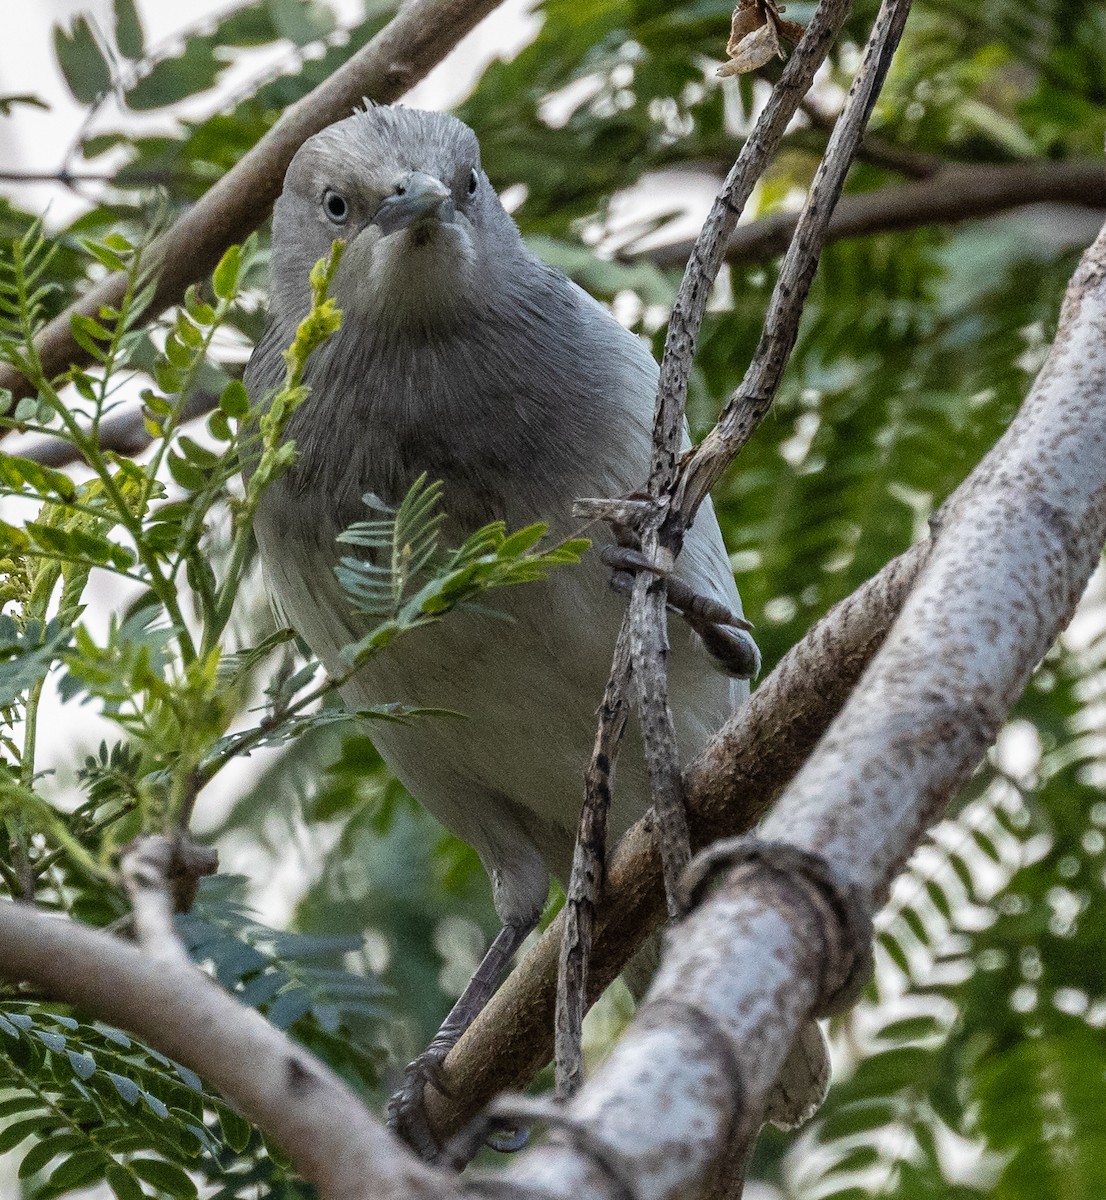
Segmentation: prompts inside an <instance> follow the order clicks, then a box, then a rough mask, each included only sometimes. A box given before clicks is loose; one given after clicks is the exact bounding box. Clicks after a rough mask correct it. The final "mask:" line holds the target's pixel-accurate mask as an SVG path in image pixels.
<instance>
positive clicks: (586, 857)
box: [553, 635, 630, 1102]
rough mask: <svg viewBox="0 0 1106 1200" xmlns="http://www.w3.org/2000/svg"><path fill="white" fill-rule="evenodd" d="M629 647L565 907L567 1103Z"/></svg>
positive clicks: (562, 1080) (602, 713) (562, 1067)
mask: <svg viewBox="0 0 1106 1200" xmlns="http://www.w3.org/2000/svg"><path fill="white" fill-rule="evenodd" d="M629 682H630V647H629V644H628V642H627V639H626V638H625V637H624V636H622V635H620V636H619V638H618V642H617V644H616V645H615V650H614V662H613V663H612V665H611V674H610V678H609V679H608V681H607V688H606V691H605V692H604V693H603V703H602V704H601V705H600V706H599V728H598V730H597V731H596V734H595V748H594V750H593V751H592V756H591V761H590V762H589V763H588V768H587V771H586V772H585V775H584V806H583V808H582V809H581V810H580V825H579V830H578V832H577V834H576V847H575V849H574V851H573V857H572V874H571V877H570V879H569V887H568V894H567V896H566V898H565V908H564V936H563V937H562V939H561V954H560V960H559V963H558V971H557V1010H556V1014H555V1016H554V1037H553V1046H554V1051H553V1057H554V1061H555V1063H556V1085H555V1096H556V1099H557V1100H559V1101H562V1102H563V1101H565V1100H567V1099H569V1097H570V1096H573V1095H575V1094H576V1092H577V1091H578V1090H579V1088H580V1085H581V1084H582V1083H583V1081H584V1060H583V1048H582V1033H583V1027H584V1013H585V1012H586V1011H587V977H588V958H589V955H590V953H591V944H592V932H593V930H594V926H595V915H596V911H597V908H598V905H599V897H600V893H601V892H602V887H603V870H604V867H605V864H606V860H607V816H608V814H609V812H610V806H611V762H612V760H613V758H614V755H615V754H616V752H617V749H618V743H619V740H620V739H621V737H622V731H623V729H624V728H625V727H626V716H627V704H626V689H627V687H628V685H629Z"/></svg>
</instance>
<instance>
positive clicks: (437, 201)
mask: <svg viewBox="0 0 1106 1200" xmlns="http://www.w3.org/2000/svg"><path fill="white" fill-rule="evenodd" d="M453 215H454V208H453V200H452V199H451V197H450V194H449V189H448V188H447V187H446V186H445V184H444V183H442V181H441V180H440V179H435V178H434V176H433V175H425V174H423V172H422V171H412V172H411V174H410V175H406V176H404V178H403V179H401V180H400V181H399V183H397V184H396V190H395V192H394V194H393V195H391V196H389V197H388V198H387V199H386V200H383V201H382V202H381V204H380V207H379V208H378V209H377V210H376V212H375V214H374V215H373V219H372V224H373V225H376V226H377V227H378V228H379V229H380V231H381V233H383V234H385V235H387V234H389V233H395V232H396V231H397V230H399V229H406V228H407V226H408V225H413V224H414V223H415V222H416V221H422V220H425V219H426V218H427V217H435V218H437V219H438V220H439V221H451V220H453Z"/></svg>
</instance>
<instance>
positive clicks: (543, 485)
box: [246, 108, 747, 925]
mask: <svg viewBox="0 0 1106 1200" xmlns="http://www.w3.org/2000/svg"><path fill="white" fill-rule="evenodd" d="M335 197H337V199H335ZM419 205H421V206H422V207H421V208H420V207H419ZM412 213H414V217H412ZM415 218H417V219H415ZM338 236H343V237H346V238H347V243H348V244H347V248H346V251H345V255H344V258H343V261H342V264H341V266H340V268H339V270H338V273H337V276H336V278H335V282H334V289H333V291H334V295H335V298H336V300H337V302H338V304H339V306H340V307H341V308H342V309H343V311H344V322H343V325H342V328H341V331H340V332H339V333H338V334H337V335H336V336H335V337H333V338H332V339H331V340H330V341H329V342H328V343H327V344H326V345H325V346H324V347H323V348H322V349H321V350H319V351H318V352H317V353H316V355H315V356H314V358H313V359H312V360H311V362H310V364H309V366H308V369H307V373H306V376H305V381H306V382H307V383H308V384H309V385H310V387H311V394H310V397H309V399H308V400H307V401H306V402H305V403H304V405H303V406H302V407H301V408H300V409H299V410H298V411H297V413H296V414H295V415H294V417H293V419H292V421H291V423H290V427H289V430H288V433H289V436H290V437H292V438H294V440H295V443H296V450H297V457H296V464H295V467H294V468H293V470H292V471H291V472H290V473H289V474H288V475H286V476H284V477H283V478H282V479H281V480H280V481H279V482H278V483H277V484H276V485H275V486H274V487H272V488H271V489H270V491H269V492H268V493H267V494H266V496H265V499H264V502H263V504H262V507H261V510H260V512H259V513H258V518H257V523H256V532H257V539H258V544H259V546H260V550H261V557H262V561H263V563H264V568H265V572H266V576H267V579H268V583H269V587H270V588H271V590H272V592H273V595H274V596H275V599H276V601H277V603H278V605H279V607H280V609H281V610H282V611H283V613H284V614H285V616H286V617H287V620H288V621H289V622H290V624H291V625H292V626H293V627H294V628H295V629H296V630H297V631H298V632H299V633H300V635H301V636H302V637H303V638H304V640H305V641H306V642H307V643H308V645H309V646H310V647H311V648H312V650H313V651H314V652H315V653H316V654H317V655H318V656H319V658H320V659H321V660H322V661H323V663H324V664H325V665H326V667H327V668H328V669H329V670H331V671H332V672H337V671H339V670H340V669H341V664H340V662H339V658H338V654H339V650H340V649H341V648H342V646H344V645H346V644H348V643H349V642H351V641H353V640H355V639H356V638H357V637H358V636H360V634H361V633H362V632H363V629H361V628H360V627H359V625H358V622H357V621H356V620H355V619H354V617H353V616H352V615H351V614H350V611H349V606H348V604H347V603H346V601H345V600H344V597H343V593H342V590H341V588H340V587H339V585H338V582H337V580H336V578H335V575H334V571H333V567H334V565H335V563H336V561H337V558H338V553H339V552H338V547H337V546H336V544H335V537H336V536H337V534H338V533H340V532H341V531H342V530H343V529H344V528H346V527H347V526H348V525H350V524H351V523H353V522H354V521H357V520H361V519H363V518H364V516H365V508H364V505H363V503H362V499H361V498H362V496H363V495H364V494H365V493H367V492H373V493H375V494H376V495H378V496H379V497H381V498H382V499H383V500H385V501H387V502H390V503H396V502H398V501H399V500H400V499H401V498H402V497H403V495H404V493H405V492H406V490H407V489H408V487H409V486H410V485H411V483H412V482H413V480H414V479H415V478H416V477H417V476H418V475H419V474H420V473H421V472H424V471H425V472H427V474H428V475H429V477H430V478H431V479H441V480H442V481H443V484H444V507H445V509H446V510H447V512H448V514H449V521H450V528H449V529H448V530H447V535H448V536H449V537H452V538H455V539H459V538H460V537H461V536H462V535H463V534H464V533H466V532H470V531H471V530H472V529H473V528H474V527H476V526H478V525H480V524H483V523H485V522H487V521H489V520H493V519H496V518H502V519H503V520H505V521H506V522H507V525H508V527H509V528H517V527H519V526H522V525H526V524H529V523H531V522H534V521H545V522H547V523H548V524H549V526H550V530H551V533H552V535H553V536H555V537H560V536H563V535H566V534H569V533H571V532H573V531H574V530H575V529H576V525H577V523H576V522H574V521H573V519H572V517H571V507H572V502H573V500H574V499H575V498H576V497H580V496H618V495H622V494H625V493H627V492H629V491H632V490H633V489H635V488H637V487H640V486H641V484H642V482H643V481H644V479H645V477H646V474H647V469H648V459H649V446H650V428H651V422H652V411H653V400H654V395H655V391H656V382H657V367H656V364H655V362H654V360H653V358H652V356H651V355H650V353H649V351H648V349H647V348H646V346H645V345H644V344H643V343H642V342H641V341H640V340H639V339H638V338H637V337H635V336H634V335H633V334H632V333H630V332H628V331H627V330H626V329H624V328H623V327H622V326H621V325H619V324H618V322H617V321H615V320H614V319H613V318H612V317H611V316H610V315H609V314H608V313H607V311H606V310H605V309H604V308H603V307H602V306H601V305H599V304H598V303H596V302H595V301H594V300H593V299H592V298H591V297H589V296H588V295H587V294H586V293H585V292H583V291H582V290H581V289H580V288H578V287H577V286H576V285H575V284H574V283H572V282H570V281H569V280H568V279H566V278H565V277H564V276H562V275H561V274H559V273H558V272H556V271H553V270H551V269H550V268H549V267H547V266H545V265H544V264H542V263H541V262H540V261H539V260H538V259H537V258H535V257H534V256H533V255H532V254H531V253H530V251H529V250H527V248H526V247H525V245H524V244H523V241H522V239H521V237H520V235H519V233H518V230H517V228H516V226H515V224H514V222H513V221H512V220H511V218H510V217H509V216H508V214H507V213H506V212H505V211H504V209H503V208H502V206H501V204H500V202H499V199H498V197H497V196H496V194H495V191H494V190H493V188H492V186H491V184H490V183H489V181H488V179H487V178H486V176H485V175H484V174H483V171H482V170H481V167H480V155H479V147H478V145H477V141H476V138H475V136H474V135H473V133H472V131H471V130H469V129H468V128H467V127H466V126H465V125H463V124H462V123H461V122H459V121H457V120H456V119H454V118H452V117H449V116H446V115H442V114H434V113H423V112H416V111H413V110H406V109H402V108H370V109H369V110H368V111H366V112H362V113H357V114H356V115H354V116H352V117H350V118H349V119H347V120H344V121H341V122H339V123H338V124H336V125H334V126H331V127H330V128H329V129H326V130H324V131H323V132H322V133H319V134H317V135H316V136H315V137H313V138H311V139H310V140H309V141H308V142H307V143H306V144H305V145H304V146H303V147H302V148H301V149H300V151H299V152H298V154H297V155H296V157H295V159H294V160H293V162H292V165H291V166H290V168H289V170H288V174H287V178H286V180H285V186H284V193H283V195H282V196H281V198H280V200H279V201H278V203H277V206H276V211H275V215H274V220H273V266H272V299H271V310H270V319H269V324H268V327H267V329H266V331H265V333H264V336H263V337H262V339H261V341H260V342H259V344H258V346H257V349H256V351H255V353H254V355H253V358H252V359H251V361H250V364H249V368H248V370H247V374H246V382H247V386H248V387H249V390H250V392H251V394H252V396H253V398H254V400H255V401H256V400H258V399H260V398H261V397H263V396H264V395H266V393H268V392H270V391H271V390H272V389H273V388H274V387H275V386H276V385H277V384H278V383H279V382H280V380H281V378H282V375H283V369H284V367H283V362H282V361H281V358H280V351H281V350H282V349H283V348H284V347H286V346H287V345H288V344H289V343H290V342H291V340H292V337H293V334H294V332H295V328H296V325H297V323H298V322H299V321H300V319H301V318H302V317H303V316H304V315H305V313H306V311H307V306H308V282H307V280H308V272H309V271H310V268H311V267H312V265H313V264H314V263H315V262H316V261H317V260H318V259H320V258H323V257H325V256H326V255H327V253H328V252H329V250H330V246H331V243H332V241H333V240H334V238H335V237H338ZM600 536H602V535H600ZM678 573H679V575H680V577H681V578H682V579H684V580H685V581H686V582H687V583H688V584H690V585H691V587H692V588H694V589H695V590H696V591H697V592H699V593H701V594H704V595H706V596H709V597H711V598H712V599H715V600H718V601H720V602H721V603H723V604H725V605H726V606H727V607H729V608H730V609H731V610H733V611H735V612H740V611H741V609H740V601H739V599H738V595H737V590H736V588H735V586H734V581H733V575H732V572H731V570H730V567H729V562H728V558H727V555H726V551H725V547H724V545H723V542H722V538H721V534H720V532H719V529H718V523H717V521H716V519H715V516H714V512H713V510H712V508H711V506H710V504H709V502H708V503H707V504H705V505H704V506H703V508H702V509H701V511H700V513H699V516H698V518H697V520H696V522H695V525H694V526H693V528H692V529H691V531H690V533H689V535H688V539H687V543H686V546H685V549H684V552H683V554H682V555H681V557H680V559H679V567H678ZM488 603H489V605H490V606H492V607H495V608H498V609H500V610H502V611H504V612H506V613H507V614H508V615H509V616H510V618H511V621H510V622H505V621H502V620H497V619H494V618H489V617H488V616H487V615H484V614H478V613H475V612H461V613H455V614H452V615H451V616H450V617H448V618H447V619H446V620H445V621H444V622H443V623H442V624H440V625H438V626H435V627H432V628H428V629H425V630H421V631H419V632H417V633H415V634H413V635H410V636H408V637H405V638H403V639H401V640H400V641H398V642H397V643H395V644H394V645H393V646H392V647H390V648H389V649H388V650H387V651H385V652H384V653H383V654H382V655H380V656H378V657H377V658H375V659H373V660H372V661H371V662H370V663H369V664H368V665H367V666H366V668H365V669H364V670H363V671H362V672H361V673H360V674H359V675H358V676H357V677H356V678H355V679H354V680H353V681H352V682H351V683H349V684H347V685H346V687H345V688H344V691H343V695H344V698H345V700H346V701H347V703H348V704H350V705H351V706H354V707H363V706H366V705H370V704H374V703H380V702H382V701H401V702H404V703H407V704H417V705H426V706H432V707H439V708H447V709H454V710H456V711H458V712H461V713H463V714H464V715H465V719H464V720H450V719H441V720H436V719H433V718H427V719H420V720H417V721H414V722H412V723H411V724H409V725H406V726H399V725H388V726H384V725H377V726H374V728H373V730H372V735H373V738H374V741H375V743H376V745H377V746H378V748H379V750H380V752H381V754H382V755H383V757H384V759H385V761H386V762H387V763H388V765H389V766H390V767H391V769H392V770H393V771H394V772H395V773H396V775H397V776H398V777H399V778H400V779H401V780H402V781H403V782H404V784H405V785H406V786H407V787H408V788H409V789H410V791H411V792H412V794H413V795H414V796H415V797H417V798H418V799H419V800H420V801H421V802H422V803H423V804H425V805H426V807H427V808H428V809H429V810H430V811H431V812H432V813H434V815H435V816H437V817H438V818H439V819H440V820H441V821H442V822H443V824H445V825H446V826H447V827H448V828H449V829H451V830H452V831H453V832H454V833H456V834H457V835H458V836H459V837H461V838H462V839H464V840H465V841H466V842H468V843H469V844H471V845H472V846H473V847H474V848H475V850H476V851H477V853H478V854H479V855H480V858H481V860H482V862H483V863H484V865H485V867H486V868H487V870H488V873H489V875H490V876H491V880H492V885H493V892H494V898H495V906H496V908H497V910H498V912H499V914H500V916H501V917H502V918H503V920H504V922H505V923H508V924H517V925H525V924H527V923H529V922H530V921H531V920H532V919H534V918H535V917H536V915H537V914H538V912H539V911H540V910H541V908H542V906H543V905H544V902H545V898H546V892H547V887H548V872H550V871H552V872H553V873H554V874H555V875H557V876H558V877H559V878H560V879H562V880H567V874H568V870H569V866H570V863H571V857H572V845H573V840H574V836H575V829H576V823H577V819H578V814H579V809H580V801H581V797H582V773H583V769H584V766H585V763H586V760H587V756H588V754H589V752H590V749H591V745H592V741H593V738H594V734H595V720H596V718H595V713H596V707H597V705H598V702H599V700H600V697H601V695H602V692H603V687H604V684H605V682H606V678H607V673H608V670H609V667H610V661H611V653H612V649H613V646H614V642H615V637H616V633H617V630H618V626H619V622H620V620H621V617H622V613H623V611H624V601H623V599H622V598H620V597H619V596H618V595H616V594H615V593H613V592H612V591H611V589H610V587H609V571H608V569H607V568H605V567H604V566H603V565H602V564H600V562H599V560H598V553H597V552H596V551H594V550H593V551H592V552H591V553H590V554H589V555H588V556H587V561H586V562H585V563H584V564H583V565H582V566H580V567H578V568H568V569H559V570H557V571H555V572H554V573H553V575H552V576H551V578H550V579H549V580H548V581H546V582H543V583H540V584H531V585H526V586H524V587H520V588H511V589H506V590H503V591H498V592H495V593H493V594H492V595H491V596H490V597H489V599H488ZM669 636H670V640H671V656H670V684H671V696H672V709H673V716H674V718H675V723H676V728H677V733H678V737H679V744H680V748H681V751H682V753H683V755H684V756H685V757H687V758H690V757H691V756H693V755H694V754H695V753H696V752H697V751H698V750H699V749H700V748H701V747H702V746H703V745H704V743H705V742H706V740H707V739H708V738H709V737H710V735H711V734H712V733H713V732H714V731H715V730H716V729H718V727H719V726H720V725H721V724H722V723H723V722H724V721H725V720H726V719H727V717H728V716H729V715H730V714H731V713H732V712H733V710H734V709H735V707H736V706H737V705H738V704H739V703H740V702H741V700H742V699H743V698H744V697H745V696H746V694H747V685H746V684H745V683H744V682H742V681H739V680H734V679H731V678H729V677H727V676H726V675H724V674H722V673H721V672H720V671H719V670H717V669H716V668H715V666H714V664H713V663H712V661H711V660H710V658H709V656H708V655H707V654H706V652H705V651H704V650H703V648H702V647H701V645H700V644H699V643H698V641H697V639H696V638H695V637H694V635H693V634H692V633H691V632H690V630H689V629H688V628H687V627H686V626H685V625H684V624H683V622H681V621H680V620H678V619H675V618H674V619H673V620H672V621H671V622H670V628H669ZM648 803H649V800H648V786H647V782H646V777H645V771H644V767H643V763H642V757H641V752H640V746H639V744H638V742H637V739H636V735H635V734H634V733H633V732H632V731H631V733H630V735H629V738H628V743H627V745H626V747H625V749H624V752H623V754H622V756H621V758H620V760H619V765H618V778H617V783H616V789H615V802H614V810H613V812H612V835H613V836H614V837H617V836H619V835H620V834H621V833H622V832H623V831H624V830H625V829H626V828H627V827H628V826H629V825H630V824H631V823H632V822H633V821H635V820H636V819H637V818H638V817H640V816H641V815H642V813H643V812H644V811H645V809H646V807H647V805H648Z"/></svg>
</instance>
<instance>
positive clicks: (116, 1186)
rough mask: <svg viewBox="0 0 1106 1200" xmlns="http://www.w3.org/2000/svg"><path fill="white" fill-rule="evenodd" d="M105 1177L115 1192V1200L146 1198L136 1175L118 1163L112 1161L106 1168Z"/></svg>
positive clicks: (140, 1199)
mask: <svg viewBox="0 0 1106 1200" xmlns="http://www.w3.org/2000/svg"><path fill="white" fill-rule="evenodd" d="M104 1178H105V1179H106V1180H107V1185H108V1187H109V1188H111V1190H112V1192H113V1193H114V1195H115V1200H146V1197H145V1193H144V1192H143V1191H142V1188H141V1187H140V1186H139V1185H138V1183H137V1181H136V1180H135V1178H134V1176H133V1175H131V1173H130V1172H129V1171H128V1170H127V1169H126V1168H125V1167H122V1166H120V1165H119V1164H118V1163H111V1164H110V1165H109V1166H108V1167H106V1168H105V1170H104Z"/></svg>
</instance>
